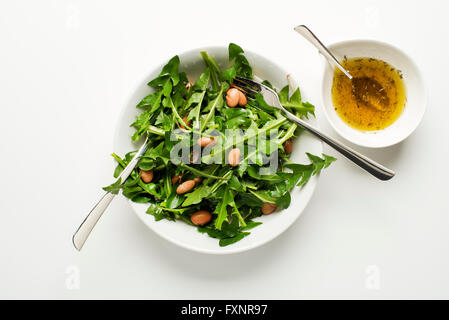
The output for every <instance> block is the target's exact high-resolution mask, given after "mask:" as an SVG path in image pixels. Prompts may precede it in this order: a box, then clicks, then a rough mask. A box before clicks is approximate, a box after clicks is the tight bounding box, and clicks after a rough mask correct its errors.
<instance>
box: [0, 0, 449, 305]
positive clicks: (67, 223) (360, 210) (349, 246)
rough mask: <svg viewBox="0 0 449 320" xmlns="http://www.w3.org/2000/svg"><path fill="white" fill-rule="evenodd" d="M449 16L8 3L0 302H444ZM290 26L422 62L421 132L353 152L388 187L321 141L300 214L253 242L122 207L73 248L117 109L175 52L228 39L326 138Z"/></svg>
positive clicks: (0, 101)
mask: <svg viewBox="0 0 449 320" xmlns="http://www.w3.org/2000/svg"><path fill="white" fill-rule="evenodd" d="M448 9H449V7H448V2H447V1H391V0H388V1H380V0H375V1H374V0H373V1H343V0H342V1H280V0H276V1H242V0H240V1H179V2H173V1H122V2H116V1H75V0H73V1H61V0H54V1H48V0H45V1H2V2H1V3H0V92H1V95H0V105H1V111H0V112H1V113H0V150H1V157H0V168H1V170H2V175H1V183H0V185H1V187H0V194H1V196H0V197H1V201H0V213H1V223H0V257H1V258H0V259H1V261H0V298H57V299H78V298H125V299H128V298H149V299H171V298H175V299H180V298H185V299H190V298H192V299H197V298H198V299H199V298H203V299H206V298H207V299H231V298H233V299H251V298H264V299H279V298H283V299H292V298H295V299H298V298H299V299H303V298H306V299H311V298H344V299H345V298H356V299H360V298H361V299H366V298H374V299H377V298H449V273H448V270H449V254H448V252H449V210H448V209H449V204H448V201H449V199H448V198H449V197H448V195H449V194H448V189H449V188H448V180H449V179H448V178H449V173H448V169H447V162H448V159H449V147H448V141H449V130H448V127H449V126H448V118H449V103H448V85H447V77H448V72H449V68H448V56H447V54H448V49H449V47H448V42H447V41H448V40H447V39H448V36H449V19H448V17H447V12H448ZM298 24H307V25H309V27H310V28H311V29H312V30H313V31H315V33H316V34H317V35H319V36H320V37H321V38H322V40H323V41H324V42H326V43H332V42H335V41H340V40H346V39H354V38H369V39H377V40H383V41H385V42H389V43H391V44H393V45H396V46H398V47H399V48H401V49H403V50H404V51H405V52H407V53H408V54H410V55H411V57H412V58H413V59H414V60H415V62H416V63H417V64H418V65H419V66H420V68H421V70H422V72H423V75H424V77H425V80H426V83H427V86H428V92H429V103H428V109H427V112H426V114H425V117H424V119H423V121H422V123H421V125H420V127H419V128H418V129H417V130H416V131H415V132H414V134H413V135H411V136H410V137H409V138H408V139H407V140H406V141H405V142H403V143H401V144H399V145H397V146H394V147H391V148H388V149H382V150H369V149H362V148H358V150H360V151H362V152H364V153H366V154H367V155H369V156H371V157H373V158H375V159H376V160H378V161H379V162H381V163H383V164H385V165H386V166H388V167H391V168H394V169H395V170H396V171H397V177H395V178H394V179H393V180H392V181H390V182H379V181H376V180H375V179H374V178H372V177H371V176H369V175H368V174H366V173H364V172H363V171H361V170H360V169H358V168H357V167H355V166H354V165H352V164H351V163H349V162H348V161H346V160H344V159H341V157H339V156H338V155H336V153H335V152H334V151H332V150H329V149H328V148H326V149H325V151H326V152H327V153H329V154H332V155H335V156H337V157H339V158H340V160H339V161H338V162H337V163H335V164H334V165H332V167H331V168H329V170H327V171H325V172H324V173H323V174H322V175H321V177H320V181H319V183H318V187H317V189H316V192H315V194H314V196H313V198H312V200H311V202H310V203H309V205H308V207H307V208H306V210H305V211H304V212H303V214H302V216H301V217H300V218H299V220H298V221H297V222H296V223H295V224H294V225H293V226H292V227H291V228H290V229H289V230H287V231H286V232H285V233H284V234H282V235H281V236H280V237H278V238H277V239H275V240H274V241H272V242H270V243H269V244H267V245H265V246H263V247H261V248H258V249H255V250H252V251H250V252H247V253H243V254H237V255H232V256H208V255H203V254H198V253H193V252H190V251H186V250H184V249H181V248H178V247H175V246H174V245H172V244H170V243H168V242H166V241H165V240H162V239H161V238H159V237H158V236H156V235H155V234H154V233H153V232H152V231H150V230H149V229H147V227H146V226H145V225H143V224H142V223H141V222H140V220H138V218H137V217H136V216H135V214H134V213H133V212H132V210H131V208H130V207H129V205H128V204H127V202H126V200H125V199H124V198H123V197H119V198H117V199H116V200H115V201H114V202H113V203H112V205H111V207H110V208H109V210H108V211H107V212H106V214H105V215H104V216H103V218H102V219H101V221H100V223H99V224H98V226H97V228H96V229H95V231H94V233H93V234H92V236H91V238H90V239H89V241H88V243H87V244H86V246H85V248H84V249H83V251H82V252H81V253H78V252H76V251H75V249H74V248H73V247H72V244H71V236H72V233H73V232H74V230H75V229H76V227H77V226H78V225H79V223H80V222H81V221H82V219H83V218H84V216H85V215H86V214H87V213H88V212H89V210H90V209H91V207H92V205H93V204H94V203H95V202H96V201H97V200H98V198H99V197H100V195H101V194H102V191H101V188H100V187H101V186H104V185H107V184H109V183H110V182H111V181H112V170H113V168H114V163H113V161H112V160H111V158H110V157H109V154H110V153H111V152H112V151H113V150H112V144H113V134H114V130H115V127H116V125H117V121H118V118H119V114H120V111H121V110H122V108H123V106H124V105H125V103H126V102H127V98H128V97H129V95H130V94H131V93H132V92H133V90H134V89H135V87H136V86H137V85H138V84H139V83H140V82H141V81H142V80H143V79H144V78H145V77H146V76H147V75H148V73H149V72H150V71H151V70H152V69H153V68H154V67H155V66H157V65H159V64H160V63H163V62H165V61H166V60H167V59H168V58H170V57H171V56H173V55H175V54H177V53H180V52H183V51H185V50H188V49H191V48H195V47H199V46H206V45H227V44H228V43H229V42H231V41H232V42H236V43H238V44H240V45H241V46H242V47H243V48H244V49H245V48H246V49H250V50H253V51H255V52H260V53H262V54H264V55H265V56H267V57H269V58H270V59H272V60H274V61H275V62H279V63H280V64H281V65H283V66H285V67H287V68H288V69H289V70H291V71H292V73H293V74H295V75H296V78H297V79H298V80H299V82H300V86H301V88H302V90H303V93H304V95H305V96H306V97H307V99H308V100H310V101H311V102H312V103H315V104H316V105H317V109H318V111H317V113H318V119H319V121H320V125H321V127H322V128H323V129H324V130H325V131H327V132H329V133H331V134H332V135H334V136H336V133H335V132H333V131H332V129H331V128H330V126H329V125H328V124H327V123H326V120H325V119H324V117H323V114H322V112H321V109H320V101H321V96H320V86H321V83H320V79H321V70H322V60H321V57H320V56H319V55H318V54H317V52H316V50H315V49H314V48H312V47H311V46H310V45H309V44H308V43H307V42H306V41H305V40H304V39H303V38H301V37H300V36H299V35H298V34H296V33H295V32H294V31H293V27H294V26H296V25H298ZM74 270H75V271H74ZM76 270H78V271H79V285H80V286H79V288H78V289H77V288H76V287H75V288H74V287H73V282H72V281H71V280H73V275H74V274H76ZM373 279H374V280H373ZM377 280H378V281H377ZM373 281H374V282H373ZM373 283H374V285H373ZM67 284H69V286H67ZM71 284H72V285H71Z"/></svg>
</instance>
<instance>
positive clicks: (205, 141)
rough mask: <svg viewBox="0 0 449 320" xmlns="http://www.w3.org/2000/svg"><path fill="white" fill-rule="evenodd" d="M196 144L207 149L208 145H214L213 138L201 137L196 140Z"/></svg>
mask: <svg viewBox="0 0 449 320" xmlns="http://www.w3.org/2000/svg"><path fill="white" fill-rule="evenodd" d="M197 142H198V144H199V145H200V146H202V147H207V146H208V145H210V144H211V143H215V139H214V138H209V137H201V138H199V139H198V141H197Z"/></svg>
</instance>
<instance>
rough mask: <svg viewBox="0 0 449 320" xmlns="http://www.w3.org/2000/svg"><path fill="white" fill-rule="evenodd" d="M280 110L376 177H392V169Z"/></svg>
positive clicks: (383, 178) (388, 178) (382, 178)
mask: <svg viewBox="0 0 449 320" xmlns="http://www.w3.org/2000/svg"><path fill="white" fill-rule="evenodd" d="M282 110H283V111H284V112H285V115H286V116H287V118H288V119H290V120H292V121H294V122H296V123H297V124H298V125H300V126H301V127H303V128H304V129H305V130H307V131H308V132H310V133H311V134H313V135H314V136H316V137H318V138H319V139H320V140H322V141H323V142H325V143H326V144H328V145H329V146H331V147H332V148H334V149H335V150H337V151H338V152H340V153H341V154H342V155H344V156H345V157H346V158H348V159H349V160H351V161H352V162H354V163H355V164H357V165H358V166H359V167H361V168H362V169H365V170H366V171H368V172H369V173H371V174H372V175H373V176H375V177H376V178H378V179H380V180H390V179H391V178H393V177H394V175H395V173H394V171H392V170H390V169H388V168H385V167H384V166H382V165H380V164H379V163H377V162H375V161H374V160H371V159H370V158H368V157H366V156H364V155H362V154H360V153H358V152H357V151H355V150H353V149H351V148H349V147H348V146H346V145H344V144H343V143H341V142H339V141H337V140H335V139H334V138H332V137H330V136H328V135H327V134H325V133H323V132H321V131H320V130H318V129H316V128H314V127H313V126H311V125H310V124H308V123H307V122H305V121H304V120H301V119H300V118H298V117H297V116H295V115H294V114H292V113H291V112H289V111H287V110H285V108H283V107H282Z"/></svg>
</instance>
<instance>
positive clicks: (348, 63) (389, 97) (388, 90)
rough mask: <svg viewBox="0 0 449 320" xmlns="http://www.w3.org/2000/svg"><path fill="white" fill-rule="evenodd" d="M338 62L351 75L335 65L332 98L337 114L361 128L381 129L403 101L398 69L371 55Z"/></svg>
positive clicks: (391, 118) (369, 129) (402, 87)
mask: <svg viewBox="0 0 449 320" xmlns="http://www.w3.org/2000/svg"><path fill="white" fill-rule="evenodd" d="M341 64H342V66H343V67H344V68H345V69H346V70H348V71H349V73H350V74H351V75H352V76H353V79H352V80H351V79H349V78H348V77H346V75H344V74H343V72H341V71H340V70H339V69H337V68H336V69H335V72H334V79H333V84H332V101H333V103H334V108H335V111H336V112H337V114H338V115H339V116H340V118H341V119H342V120H343V121H344V122H345V123H347V124H348V125H349V126H351V127H353V128H355V129H358V130H362V131H376V130H381V129H384V128H386V127H388V126H390V125H391V124H392V123H393V122H395V121H396V120H397V119H398V118H399V116H400V115H401V114H402V111H403V110H404V107H405V102H406V94H405V86H404V81H403V80H402V74H401V72H400V71H399V70H397V69H395V68H394V67H392V66H391V65H390V64H388V63H386V62H385V61H382V60H377V59H373V58H354V59H346V58H345V59H344V60H343V61H342V63H341Z"/></svg>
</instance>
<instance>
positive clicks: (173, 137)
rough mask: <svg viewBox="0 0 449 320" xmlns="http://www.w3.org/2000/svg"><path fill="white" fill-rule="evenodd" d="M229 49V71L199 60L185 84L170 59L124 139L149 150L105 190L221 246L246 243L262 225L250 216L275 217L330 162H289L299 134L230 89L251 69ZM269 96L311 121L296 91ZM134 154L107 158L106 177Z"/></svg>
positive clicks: (257, 99)
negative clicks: (111, 162)
mask: <svg viewBox="0 0 449 320" xmlns="http://www.w3.org/2000/svg"><path fill="white" fill-rule="evenodd" d="M228 50H229V63H230V67H228V68H226V69H224V70H222V69H221V68H220V67H219V65H218V64H217V63H216V61H215V60H214V59H213V58H212V57H211V56H209V55H208V54H207V52H201V57H202V59H203V60H204V71H203V72H202V73H201V75H200V76H199V77H198V78H197V79H195V81H194V82H190V81H189V79H188V77H187V75H186V73H184V72H180V71H179V65H180V60H179V57H178V56H175V57H173V58H172V59H170V61H168V63H167V64H166V65H165V66H164V67H163V68H162V71H161V72H160V74H159V76H157V77H156V78H155V79H153V80H151V81H150V82H149V83H148V86H150V87H151V88H152V89H153V90H151V93H150V94H148V95H147V96H146V97H144V98H143V99H142V100H141V101H140V102H139V104H138V105H137V108H139V109H140V110H141V113H140V114H139V115H138V116H137V118H136V120H135V121H134V122H133V123H132V124H131V126H132V127H133V128H134V129H135V132H134V134H133V136H132V140H133V141H136V142H137V141H139V140H141V139H143V137H145V136H146V135H148V136H149V138H150V139H149V142H148V148H147V150H146V152H145V154H144V155H143V156H141V157H140V159H139V162H138V164H137V166H136V168H135V169H134V171H133V172H132V173H131V175H130V176H129V177H128V178H127V179H126V181H120V179H118V181H116V182H115V183H113V184H112V185H110V186H108V187H105V188H104V190H106V191H109V192H112V193H115V194H116V193H118V192H119V191H120V190H122V194H123V195H124V196H125V197H127V198H129V199H131V200H132V201H134V202H138V203H146V204H148V210H147V213H148V214H151V215H153V216H154V218H155V219H156V220H157V221H159V220H161V219H168V220H173V221H175V220H182V221H184V222H185V223H187V224H189V225H191V226H192V227H195V228H197V230H198V231H199V232H201V233H205V234H207V235H209V236H210V237H212V238H216V239H218V240H219V245H220V246H227V245H230V244H233V243H235V242H237V241H239V240H241V239H243V238H244V237H246V236H248V235H249V234H250V232H249V230H251V229H252V228H254V227H256V226H258V225H260V224H261V223H262V222H260V221H257V222H256V221H254V219H255V218H257V217H260V216H262V215H267V214H272V213H273V214H282V209H285V208H288V206H289V205H290V202H291V196H290V192H291V190H292V189H293V188H294V187H295V186H296V187H302V186H304V185H305V184H306V183H307V182H308V181H309V179H310V177H311V176H313V175H315V174H317V173H319V172H320V171H321V170H322V169H323V168H326V167H328V166H329V165H330V164H331V163H332V162H333V161H335V158H333V157H330V156H328V155H325V154H323V155H321V156H317V155H312V154H310V153H307V156H308V158H309V159H310V163H309V164H297V163H293V162H292V161H291V160H290V159H289V157H290V154H291V152H292V149H293V146H294V144H292V140H293V139H294V138H295V137H296V136H298V134H300V131H301V130H302V129H300V128H298V126H297V125H296V124H294V123H292V122H290V121H289V120H288V119H287V118H286V117H284V116H283V115H282V113H281V112H280V111H279V110H278V109H276V108H274V107H272V106H270V105H268V104H267V103H266V102H265V100H264V98H263V96H262V95H260V94H255V95H253V94H249V93H248V92H245V91H244V90H241V89H239V88H236V87H235V86H234V85H233V80H234V79H235V77H236V76H240V77H245V78H250V79H252V78H253V70H252V67H251V65H250V64H249V62H248V60H247V59H246V57H245V55H244V52H243V50H242V48H241V47H239V46H238V45H236V44H233V43H231V44H230V45H229V49H228ZM263 83H264V84H265V85H268V86H270V87H271V88H273V86H272V85H271V84H270V82H268V81H264V82H263ZM273 90H276V89H275V88H273ZM276 91H277V90H276ZM277 92H278V94H279V98H280V101H281V103H282V105H283V106H284V107H285V108H287V109H288V110H289V111H291V112H292V113H294V114H296V115H297V116H299V117H303V118H307V117H309V116H314V109H315V108H314V106H313V105H312V104H310V103H308V102H304V101H302V99H301V93H300V90H299V88H298V89H296V90H295V91H294V92H293V93H291V94H290V92H289V86H288V85H286V86H285V87H284V88H282V89H281V90H280V91H277ZM135 153H136V151H131V152H129V153H127V154H125V155H123V156H122V157H121V156H119V155H117V154H112V156H113V157H114V159H115V160H116V161H117V163H118V164H117V167H116V169H115V171H114V177H115V178H117V177H118V176H119V175H120V173H121V172H122V170H123V169H124V168H125V167H126V165H127V164H128V163H129V162H130V161H131V159H132V158H133V156H134V155H135Z"/></svg>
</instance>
